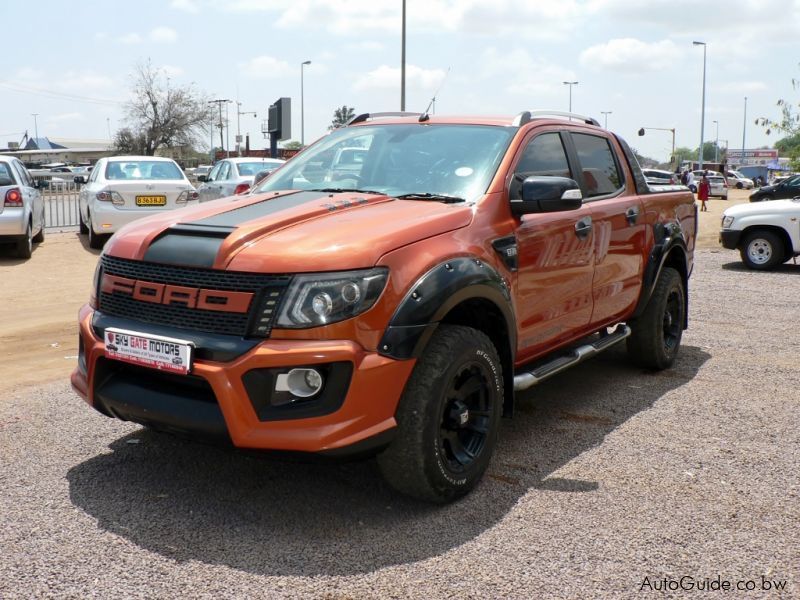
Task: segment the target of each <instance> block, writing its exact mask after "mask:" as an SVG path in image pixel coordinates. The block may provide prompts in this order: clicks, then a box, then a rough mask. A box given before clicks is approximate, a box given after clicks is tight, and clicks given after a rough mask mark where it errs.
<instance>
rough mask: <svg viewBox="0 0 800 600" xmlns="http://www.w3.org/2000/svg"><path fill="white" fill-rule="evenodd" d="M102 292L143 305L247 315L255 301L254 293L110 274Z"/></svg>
mask: <svg viewBox="0 0 800 600" xmlns="http://www.w3.org/2000/svg"><path fill="white" fill-rule="evenodd" d="M100 290H101V291H102V292H105V293H107V294H125V295H127V296H130V297H131V298H133V299H134V300H138V301H140V302H150V303H152V304H165V305H167V306H172V305H178V306H185V307H186V308H194V309H197V310H214V311H218V312H229V313H246V312H247V311H248V310H249V309H250V303H251V302H252V300H253V294H252V293H251V292H233V291H228V290H208V289H204V288H194V287H185V286H179V285H168V284H165V283H154V282H151V281H141V280H137V279H130V278H128V277H119V276H117V275H111V274H109V273H104V274H103V279H102V282H101V284H100Z"/></svg>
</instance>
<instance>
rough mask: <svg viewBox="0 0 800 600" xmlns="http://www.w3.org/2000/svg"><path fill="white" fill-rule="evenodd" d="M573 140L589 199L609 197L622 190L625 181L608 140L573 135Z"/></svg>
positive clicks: (579, 134)
mask: <svg viewBox="0 0 800 600" xmlns="http://www.w3.org/2000/svg"><path fill="white" fill-rule="evenodd" d="M572 140H573V142H574V143H575V150H576V151H577V153H578V160H579V161H580V164H581V169H582V171H583V181H584V183H585V184H586V193H587V197H589V198H593V197H595V196H607V195H609V194H614V193H615V192H617V191H619V190H620V189H622V186H623V181H624V179H623V177H622V174H621V173H620V171H619V167H618V166H617V161H616V160H614V152H613V151H612V150H611V146H609V144H608V140H607V139H606V138H604V137H600V136H597V135H590V134H586V133H573V134H572Z"/></svg>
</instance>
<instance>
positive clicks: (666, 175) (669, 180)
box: [642, 169, 680, 185]
mask: <svg viewBox="0 0 800 600" xmlns="http://www.w3.org/2000/svg"><path fill="white" fill-rule="evenodd" d="M642 175H644V178H645V180H647V183H649V184H650V185H678V184H680V181H679V180H678V177H677V176H676V175H675V173H672V172H671V171H662V170H660V169H642Z"/></svg>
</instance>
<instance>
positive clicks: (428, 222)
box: [105, 191, 473, 273]
mask: <svg viewBox="0 0 800 600" xmlns="http://www.w3.org/2000/svg"><path fill="white" fill-rule="evenodd" d="M472 215H473V211H472V207H471V206H466V205H464V204H445V203H442V202H435V201H424V200H423V201H420V200H398V199H396V198H392V197H389V196H385V195H380V194H360V193H350V192H346V193H327V192H312V191H288V192H272V193H269V194H258V195H253V196H244V197H241V196H239V197H235V198H222V199H220V200H216V201H214V202H208V203H206V204H203V205H201V206H198V207H193V208H187V209H179V210H175V211H170V212H169V213H164V214H161V215H156V216H153V217H147V218H144V219H141V220H138V221H134V222H133V223H130V224H129V225H127V226H125V227H123V228H122V229H120V231H119V232H117V233H116V234H115V235H114V236H113V237H112V238H111V240H109V242H108V244H106V249H105V253H106V254H109V255H112V256H116V257H119V258H129V259H133V260H144V261H147V262H156V263H164V264H177V265H184V266H194V267H202V268H214V269H228V270H231V271H245V272H259V273H297V272H312V271H336V270H347V269H357V268H367V267H372V266H374V265H375V264H376V263H377V262H378V260H379V259H380V257H381V256H383V255H384V254H386V253H387V252H390V251H391V250H394V249H396V248H400V247H402V246H406V245H408V244H412V243H414V242H416V241H419V240H423V239H425V238H429V237H432V236H435V235H439V234H442V233H446V232H448V231H453V230H455V229H459V228H461V227H465V226H466V225H468V224H469V223H470V221H471V220H472Z"/></svg>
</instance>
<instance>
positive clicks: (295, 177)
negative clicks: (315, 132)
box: [254, 123, 516, 201]
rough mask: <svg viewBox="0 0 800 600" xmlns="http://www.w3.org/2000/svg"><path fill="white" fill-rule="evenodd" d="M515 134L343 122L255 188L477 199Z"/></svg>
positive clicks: (491, 129) (459, 127) (483, 128)
mask: <svg viewBox="0 0 800 600" xmlns="http://www.w3.org/2000/svg"><path fill="white" fill-rule="evenodd" d="M515 132H516V129H514V128H510V127H493V126H485V125H430V124H424V123H420V124H416V123H415V124H402V125H369V126H362V127H345V128H342V129H339V130H336V131H334V132H333V133H331V134H330V135H328V136H327V137H325V138H323V139H321V140H320V141H319V142H317V143H316V144H314V145H313V146H311V147H310V148H309V149H308V150H306V151H305V152H303V153H302V154H300V155H299V156H296V157H295V158H293V159H292V160H291V161H289V162H288V163H286V165H285V166H284V167H283V168H282V169H280V170H279V171H276V172H275V173H274V174H273V175H272V176H271V177H269V178H268V179H266V180H265V181H264V183H262V184H261V185H260V186H258V187H257V188H256V190H255V191H254V193H257V192H266V191H273V190H319V189H326V190H333V189H342V190H363V191H365V192H367V191H372V192H379V193H382V194H387V195H390V196H403V195H407V194H412V195H419V194H426V197H428V198H432V199H436V198H438V197H439V196H446V197H449V198H450V199H456V200H457V199H464V200H470V201H472V200H477V199H478V198H479V197H480V196H481V195H482V194H484V193H485V192H486V189H487V187H488V186H489V183H490V182H491V179H492V177H493V176H494V174H495V171H496V170H497V166H498V164H499V163H500V159H501V158H502V156H503V154H504V153H505V151H506V148H507V147H508V144H509V142H510V141H511V138H512V136H513V135H514V133H515ZM416 197H417V198H419V197H420V196H416Z"/></svg>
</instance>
